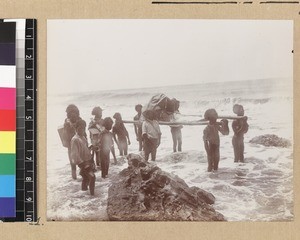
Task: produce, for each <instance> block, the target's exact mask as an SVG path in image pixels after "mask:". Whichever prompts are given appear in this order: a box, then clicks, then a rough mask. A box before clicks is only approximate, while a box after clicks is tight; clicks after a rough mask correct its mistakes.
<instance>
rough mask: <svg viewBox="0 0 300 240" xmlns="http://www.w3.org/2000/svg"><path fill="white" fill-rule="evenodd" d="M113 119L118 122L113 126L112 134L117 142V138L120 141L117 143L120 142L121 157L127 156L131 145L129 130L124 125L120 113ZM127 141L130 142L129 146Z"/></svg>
mask: <svg viewBox="0 0 300 240" xmlns="http://www.w3.org/2000/svg"><path fill="white" fill-rule="evenodd" d="M113 118H114V119H116V121H115V125H114V126H113V130H112V132H113V134H114V139H115V140H116V136H117V137H118V140H116V142H118V148H119V152H120V156H127V152H128V145H130V139H129V135H128V132H127V129H126V127H125V125H124V123H123V122H122V116H121V114H120V113H115V114H114V116H113ZM127 140H128V144H127Z"/></svg>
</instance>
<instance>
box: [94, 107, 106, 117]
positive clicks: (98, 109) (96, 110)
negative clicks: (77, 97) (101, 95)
mask: <svg viewBox="0 0 300 240" xmlns="http://www.w3.org/2000/svg"><path fill="white" fill-rule="evenodd" d="M102 111H103V109H102V108H101V107H94V108H93V110H92V115H98V114H100V113H102Z"/></svg>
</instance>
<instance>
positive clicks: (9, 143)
mask: <svg viewBox="0 0 300 240" xmlns="http://www.w3.org/2000/svg"><path fill="white" fill-rule="evenodd" d="M0 53H1V54H0V76H1V77H0V217H15V216H16V23H15V22H7V23H5V22H2V23H0Z"/></svg>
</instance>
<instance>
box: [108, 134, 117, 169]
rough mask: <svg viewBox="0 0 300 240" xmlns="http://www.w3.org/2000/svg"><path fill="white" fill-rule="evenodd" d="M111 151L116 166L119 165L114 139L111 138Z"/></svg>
mask: <svg viewBox="0 0 300 240" xmlns="http://www.w3.org/2000/svg"><path fill="white" fill-rule="evenodd" d="M112 135H113V134H112ZM110 151H111V154H112V155H113V158H114V162H115V164H117V157H116V152H115V148H114V141H113V138H111V146H110Z"/></svg>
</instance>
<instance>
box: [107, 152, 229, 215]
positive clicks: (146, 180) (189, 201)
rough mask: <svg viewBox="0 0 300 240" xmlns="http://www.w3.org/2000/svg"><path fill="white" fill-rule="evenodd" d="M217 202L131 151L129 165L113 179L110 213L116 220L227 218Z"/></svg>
mask: <svg viewBox="0 0 300 240" xmlns="http://www.w3.org/2000/svg"><path fill="white" fill-rule="evenodd" d="M214 202H215V197H214V196H213V195H212V194H211V193H209V192H206V191H204V190H202V189H200V188H198V187H189V186H188V185H187V184H186V183H185V182H184V181H183V180H182V179H181V178H179V177H178V176H175V175H172V174H169V173H167V172H164V171H162V170H161V169H160V168H159V167H157V166H156V164H154V163H150V162H149V163H148V162H145V161H144V159H143V158H142V157H141V156H139V155H134V154H129V156H128V168H126V169H124V170H123V171H121V172H120V173H119V174H118V175H117V176H115V177H114V178H113V179H112V185H111V187H110V188H109V190H108V204H107V212H108V216H109V219H110V220H115V221H225V218H224V216H223V215H222V214H220V213H218V212H216V211H215V210H214V208H213V207H212V206H211V205H210V204H213V203H214Z"/></svg>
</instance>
